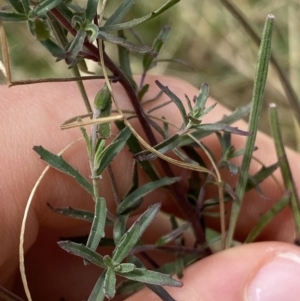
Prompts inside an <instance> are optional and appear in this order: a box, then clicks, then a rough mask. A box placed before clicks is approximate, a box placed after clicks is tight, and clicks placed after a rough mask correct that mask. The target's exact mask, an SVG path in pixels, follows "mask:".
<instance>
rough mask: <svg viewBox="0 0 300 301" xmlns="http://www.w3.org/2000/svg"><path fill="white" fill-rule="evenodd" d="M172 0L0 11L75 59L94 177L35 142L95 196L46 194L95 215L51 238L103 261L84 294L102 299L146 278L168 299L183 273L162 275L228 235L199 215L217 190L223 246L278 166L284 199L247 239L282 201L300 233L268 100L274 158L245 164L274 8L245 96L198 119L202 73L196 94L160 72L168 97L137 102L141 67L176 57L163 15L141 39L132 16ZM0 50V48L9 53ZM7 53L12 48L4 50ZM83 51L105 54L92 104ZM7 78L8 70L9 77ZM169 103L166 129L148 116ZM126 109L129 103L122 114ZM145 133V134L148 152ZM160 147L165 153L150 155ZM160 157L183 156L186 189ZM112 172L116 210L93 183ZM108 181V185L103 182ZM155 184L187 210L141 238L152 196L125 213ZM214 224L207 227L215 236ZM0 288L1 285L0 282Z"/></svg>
mask: <svg viewBox="0 0 300 301" xmlns="http://www.w3.org/2000/svg"><path fill="white" fill-rule="evenodd" d="M179 1H180V0H166V1H165V2H164V3H163V4H162V5H161V7H159V8H156V9H154V10H153V11H150V12H147V13H146V14H145V15H144V16H138V17H135V18H131V13H132V11H133V10H134V6H135V5H138V3H137V1H135V0H123V1H112V2H115V3H114V4H116V7H115V8H114V10H113V11H110V10H106V7H104V12H102V11H100V10H99V6H100V1H98V0H88V1H86V2H87V3H86V4H85V5H84V6H79V5H77V4H76V3H75V2H74V3H73V1H62V0H55V1H50V0H44V1H28V0H22V1H16V0H10V1H9V2H10V7H9V9H8V11H4V10H3V11H2V10H1V11H0V21H4V22H6V21H8V22H24V24H25V23H27V25H28V29H29V32H30V33H31V34H32V35H33V36H34V37H35V39H36V42H37V43H40V44H41V45H42V46H43V47H44V48H45V49H46V50H47V51H48V52H49V53H50V54H51V55H52V56H53V57H54V58H55V59H56V60H57V61H59V60H60V61H64V62H65V63H66V65H67V66H68V68H71V69H72V71H73V74H74V76H76V79H75V80H76V81H77V83H78V87H79V90H80V93H81V95H82V98H83V100H84V102H85V105H86V108H87V111H88V114H87V115H85V114H82V115H80V117H75V118H73V120H72V121H75V122H74V123H75V126H78V127H80V129H81V132H82V134H83V137H84V141H85V143H86V145H87V153H88V160H89V167H90V179H86V178H85V177H83V176H82V175H81V173H80V172H79V171H78V170H76V169H75V168H74V167H72V166H71V165H70V164H69V163H68V162H66V161H65V160H64V159H63V157H62V156H59V155H55V154H53V153H52V152H50V151H48V150H46V149H44V148H43V147H41V146H35V147H34V151H35V152H36V153H37V154H38V155H39V156H40V157H41V159H42V160H44V161H45V162H46V163H47V164H49V165H50V166H51V167H53V168H55V169H56V170H58V171H59V172H62V173H64V174H66V175H68V176H71V177H72V178H74V180H75V181H76V182H77V183H78V184H79V185H80V186H82V187H83V188H84V189H85V190H86V191H87V192H88V194H89V195H90V198H91V199H92V200H93V201H94V210H93V211H87V210H82V209H77V208H72V207H67V208H53V207H52V206H51V204H48V206H49V208H50V209H51V210H53V211H54V212H56V213H58V214H62V215H64V216H66V217H69V218H74V219H80V220H83V221H85V222H88V223H89V224H90V225H91V227H90V231H89V233H88V235H87V236H86V238H80V239H82V240H79V241H80V243H78V242H76V239H77V238H70V239H69V240H66V241H60V242H58V244H59V246H60V247H61V248H62V249H64V250H65V251H67V252H69V253H71V254H73V255H75V256H78V257H80V258H82V259H83V262H84V264H88V263H90V264H94V265H96V266H98V267H100V268H101V270H100V269H99V278H98V280H97V282H96V283H95V285H94V288H93V290H92V292H91V294H90V296H89V299H88V301H101V300H104V299H105V298H114V296H115V295H116V294H128V293H133V292H135V291H137V290H139V289H140V288H141V287H143V286H144V285H146V286H147V287H148V288H149V289H151V290H152V291H153V292H154V293H155V294H157V295H158V296H159V297H160V298H161V299H162V300H164V301H174V299H173V297H172V296H170V294H169V293H168V292H167V291H166V290H165V289H164V288H163V286H174V287H180V286H182V282H181V281H178V280H175V279H174V278H172V277H171V276H170V275H172V274H174V273H176V275H177V276H178V277H179V278H181V277H182V276H183V274H184V268H185V267H186V266H188V265H190V264H191V263H193V262H195V261H196V260H198V259H201V258H202V257H204V256H206V255H207V254H208V253H209V252H210V251H208V249H209V248H210V247H211V249H212V250H213V245H215V244H216V243H220V240H222V239H223V238H224V237H225V234H226V233H225V231H224V229H223V230H222V233H215V232H213V231H212V230H211V229H209V228H208V227H207V226H206V224H205V220H204V217H205V216H212V217H214V218H218V219H221V220H222V218H224V211H222V209H221V207H222V206H223V205H224V203H225V202H231V203H232V215H231V220H230V227H229V233H228V242H227V245H228V247H230V246H231V245H232V241H233V239H234V230H235V222H236V220H237V218H238V213H239V210H240V207H241V204H242V201H243V198H244V194H245V192H247V191H250V190H252V189H255V190H256V191H258V193H259V194H260V195H261V196H262V197H264V192H263V191H261V189H260V184H261V183H262V182H263V181H264V180H265V179H266V178H268V177H270V176H272V174H273V173H274V171H275V170H276V169H277V167H278V166H280V168H281V170H282V174H283V177H284V179H285V184H286V189H287V190H289V192H286V193H284V194H283V197H282V199H280V200H279V201H278V202H277V203H276V204H275V205H274V207H273V208H272V209H271V210H270V211H268V212H266V213H265V214H263V215H262V216H261V217H260V219H259V222H258V224H257V226H256V227H255V228H254V229H253V230H252V231H251V232H250V233H249V236H248V238H247V240H246V242H250V241H253V240H254V239H255V238H257V237H258V235H259V233H260V232H261V231H262V230H263V228H264V227H265V226H266V225H267V224H268V223H269V222H270V221H271V220H272V219H273V218H274V216H275V215H276V214H277V213H279V212H280V211H281V210H282V209H283V208H285V206H287V205H289V204H291V206H292V208H293V209H294V211H295V212H294V216H295V221H296V224H297V230H298V236H299V232H300V230H299V229H300V226H299V225H300V222H299V221H300V218H299V212H300V210H299V208H298V207H299V205H298V204H299V202H298V199H299V198H298V195H297V193H296V190H295V184H294V182H293V179H292V176H291V173H290V168H289V166H288V163H287V162H286V160H283V159H281V158H282V157H285V154H284V150H283V145H282V139H281V137H280V132H279V130H278V127H277V126H278V122H277V121H276V114H275V115H274V111H273V113H272V110H271V117H272V118H273V119H272V122H273V127H272V131H273V132H274V136H275V141H276V149H277V152H278V157H279V158H280V160H279V162H278V163H274V164H272V165H270V166H264V165H263V164H262V166H261V168H260V169H259V170H258V171H257V172H256V173H255V174H249V166H250V162H251V160H252V159H253V156H254V154H255V153H253V151H254V150H255V149H256V148H255V145H254V142H255V137H256V134H257V130H258V119H259V113H260V111H261V107H262V99H263V94H264V88H265V84H266V78H267V71H268V66H269V61H270V59H271V61H272V57H271V52H270V48H271V47H270V46H271V33H272V27H273V17H272V16H268V18H267V21H266V25H265V29H264V31H263V36H262V42H261V48H260V52H259V55H258V64H257V72H256V75H255V85H254V88H253V98H252V101H251V103H249V104H248V105H246V106H242V107H240V108H237V109H236V110H235V111H234V112H233V113H231V114H230V115H228V116H220V119H219V120H218V121H217V122H211V123H204V122H203V118H204V116H206V115H209V114H211V112H212V111H213V110H214V108H215V107H216V105H217V104H216V103H215V104H212V105H209V106H208V105H207V101H208V99H209V86H208V84H207V83H203V84H202V85H201V88H200V90H199V93H198V95H195V97H194V98H193V99H192V100H190V99H189V98H188V97H187V96H186V97H185V99H184V100H182V99H181V98H180V97H179V96H178V95H176V93H175V92H173V91H171V89H169V87H167V86H165V85H164V83H163V82H159V81H156V85H157V86H158V87H159V89H160V94H158V96H157V97H159V96H160V95H161V94H165V96H166V97H167V98H169V99H170V101H169V102H167V103H164V104H159V105H158V106H156V107H154V108H152V110H151V111H149V112H148V114H147V112H145V111H144V103H146V101H144V98H145V97H146V96H147V92H148V90H149V88H150V87H149V84H146V83H145V77H146V75H147V73H148V72H149V70H151V69H152V68H154V67H155V66H156V65H157V64H158V63H160V62H162V61H166V60H169V61H170V62H172V61H173V62H176V60H174V59H172V58H170V59H164V58H161V57H160V56H161V53H162V49H163V47H164V45H165V44H166V42H167V39H168V37H169V34H170V29H171V28H170V27H169V26H164V27H163V28H162V29H161V30H160V31H159V32H158V33H157V34H156V37H155V38H154V41H153V42H152V44H151V46H149V45H147V44H145V43H144V42H143V41H142V39H141V38H139V37H138V34H137V33H136V32H135V31H134V30H133V27H135V26H137V25H140V24H142V23H144V22H146V21H149V20H152V19H153V18H156V17H157V16H159V15H161V14H163V13H164V12H165V11H166V10H168V9H170V8H171V7H173V6H174V5H175V4H176V3H178V2H179ZM222 2H228V1H222ZM131 35H132V36H134V37H136V38H137V42H133V41H132V40H128V39H127V36H131ZM1 42H2V41H1ZM107 42H108V43H111V44H113V46H115V48H116V49H117V51H118V59H119V61H118V62H115V61H114V58H113V55H111V54H110V53H108V50H107V49H110V48H109V47H106V46H107ZM2 49H4V48H2ZM132 52H135V53H138V54H139V57H140V69H141V70H142V76H141V79H140V81H139V82H136V81H135V80H134V78H133V75H132V74H133V73H132V64H131V59H132V54H131V53H132ZM100 54H101V55H100ZM3 55H4V56H5V53H3ZM6 56H7V57H8V54H6ZM87 61H94V62H97V63H99V64H101V67H102V69H103V70H104V69H108V70H109V71H110V72H111V74H112V76H111V78H112V81H111V82H110V81H107V82H106V83H105V84H104V86H102V88H99V92H98V93H97V94H96V96H95V98H94V106H93V109H91V105H90V103H89V99H88V96H87V95H88V94H87V93H86V91H85V88H84V82H83V79H86V78H84V77H80V72H79V70H84V72H86V73H90V72H89V70H88V68H87V66H88V64H87V63H86V62H87ZM177 62H179V61H177ZM103 74H104V75H106V74H105V73H103ZM105 77H106V76H105ZM106 79H107V78H106ZM9 80H10V81H11V79H9ZM115 81H117V82H119V83H120V84H121V85H122V87H123V89H124V90H125V92H126V94H127V96H128V98H129V101H130V102H131V104H132V107H133V110H134V113H132V112H127V111H126V112H125V111H124V112H122V108H120V107H119V106H118V103H117V101H118V99H117V98H118V97H115V96H114V89H112V87H111V86H113V83H114V82H115ZM66 93H67V92H66ZM291 94H292V93H291ZM155 99H156V98H154V99H150V100H148V102H150V101H155ZM113 102H115V103H116V106H115V107H117V111H118V114H120V115H121V118H122V121H116V122H115V124H116V127H111V124H110V122H112V121H113V120H115V119H114V116H115V115H114V114H115V110H114V109H113V106H112V103H113ZM170 103H173V104H174V105H175V106H176V108H177V109H178V111H179V113H180V116H181V119H180V120H178V124H177V125H176V126H177V130H176V131H175V133H174V134H170V128H171V126H172V125H171V124H169V121H168V120H166V119H165V117H164V116H156V117H155V118H154V117H153V116H152V113H153V111H155V110H157V109H159V108H161V107H162V106H166V105H169V104H170ZM91 111H92V112H91ZM250 111H251V112H250ZM249 112H250V124H249V129H248V131H245V130H241V129H238V128H236V127H234V126H232V124H233V123H234V122H236V121H238V120H240V119H241V118H244V117H245V116H247V115H248V114H249ZM125 113H126V114H127V113H128V114H130V117H128V116H127V115H125ZM272 114H273V115H272ZM86 117H90V118H91V120H88V121H84V120H83V119H84V118H86ZM134 117H137V119H138V120H139V122H140V124H141V127H142V128H143V130H144V133H145V136H146V138H147V139H148V141H149V143H145V141H142V138H141V137H140V136H139V135H138V134H137V133H136V131H135V129H134V128H131V127H130V126H129V123H128V120H129V119H130V118H134ZM159 117H160V118H159ZM101 119H102V120H101ZM116 119H117V118H116ZM119 119H120V118H119ZM157 119H159V120H157ZM90 124H92V129H91V131H89V129H88V127H87V125H90ZM153 129H154V130H155V131H156V133H158V134H159V135H160V136H161V137H162V138H161V140H160V141H157V140H156V137H155V135H154V133H153ZM210 135H214V136H215V137H216V138H217V139H216V140H217V142H216V143H219V149H220V154H219V155H218V156H216V154H215V150H214V149H210V148H209V147H207V145H206V142H205V140H203V138H205V137H207V136H210ZM232 135H243V136H246V138H247V143H246V146H245V148H243V149H236V148H235V146H234V145H233V143H232ZM148 144H151V145H152V146H153V148H154V150H155V151H156V152H155V151H153V148H150V147H149V145H148ZM127 148H128V149H129V151H130V152H131V154H132V156H133V160H135V163H132V166H133V167H132V170H133V173H132V179H131V185H130V187H129V188H128V190H127V192H126V193H125V194H124V195H120V193H119V191H118V183H116V173H123V171H122V170H117V171H116V170H113V169H112V168H111V163H112V162H113V161H114V160H115V159H116V158H117V157H118V155H119V154H120V152H121V151H122V152H126V151H128V149H127ZM145 148H146V149H145ZM169 152H172V153H173V155H174V156H175V157H176V160H175V159H173V157H169V156H168V155H169ZM157 157H160V159H165V160H166V161H162V160H157V161H154V160H156V159H157ZM237 157H242V165H241V166H239V165H238V164H237V163H236V160H234V159H235V158H237ZM167 161H168V162H173V163H174V164H177V165H178V166H180V167H181V168H187V169H190V170H192V172H191V173H190V176H189V178H188V180H187V183H186V184H187V193H186V194H185V192H182V186H181V183H179V182H180V180H181V178H179V177H176V176H174V173H173V170H172V168H171V167H170V165H169V163H168V162H167ZM154 162H157V164H158V165H159V164H160V167H159V168H157V166H156V165H155V163H154ZM224 169H225V170H228V171H229V172H230V173H231V174H232V175H237V176H238V177H239V178H238V182H237V184H236V186H234V185H230V184H229V183H227V182H226V181H225V180H224V179H223V178H222V176H221V173H220V171H221V170H224ZM141 173H143V174H144V175H146V177H144V179H147V180H148V181H147V182H146V183H144V182H143V183H142V184H141V183H140V181H139V176H140V175H141ZM108 175H109V177H110V181H111V183H112V187H113V194H114V196H115V200H116V206H115V208H116V209H115V211H114V212H110V211H109V210H108V208H109V206H107V201H108V200H106V199H105V198H104V197H103V195H104V193H103V191H100V189H99V185H98V184H99V181H101V178H102V177H106V176H108ZM125 176H126V177H127V176H128V175H124V177H125ZM208 185H211V186H214V187H215V191H216V194H215V195H214V196H211V197H210V198H207V196H206V195H205V190H206V187H207V186H208ZM104 189H110V187H105V188H104ZM157 189H164V191H165V192H166V193H168V194H170V198H174V199H175V200H177V205H178V207H179V209H180V210H181V211H182V213H183V216H185V218H186V219H189V220H185V221H184V222H183V223H180V222H179V221H177V219H176V218H175V217H174V216H171V217H170V224H171V230H170V231H169V232H168V233H164V235H162V236H161V237H159V238H157V240H156V243H155V244H150V245H149V244H147V243H145V242H144V238H143V234H144V232H145V231H146V229H147V228H148V227H149V225H150V224H151V223H152V222H153V221H154V219H155V217H156V216H157V214H158V213H159V211H160V209H161V204H159V203H156V204H154V205H150V206H148V208H147V209H146V210H144V211H142V212H141V211H139V214H140V216H139V217H138V218H137V219H136V218H135V222H134V223H133V224H132V225H131V226H130V227H129V225H128V221H130V220H132V217H133V216H135V215H136V214H137V211H136V210H137V209H139V210H141V207H142V206H141V205H142V204H143V203H144V197H145V196H148V195H149V194H150V193H151V192H153V191H155V190H157ZM174 192H175V193H174ZM171 195H172V196H171ZM216 207H218V209H220V212H216V211H215V209H216ZM222 214H223V215H222ZM110 226H112V233H113V234H112V237H108V234H107V233H108V232H109V231H106V228H107V227H110ZM189 229H191V230H193V235H194V240H195V244H194V247H193V248H188V247H186V245H185V240H184V234H185V232H186V231H187V230H189ZM212 232H213V233H214V234H213V237H212V235H211V233H212ZM73 240H74V241H73ZM108 245H109V246H111V247H113V248H114V249H113V251H112V253H111V254H106V255H105V256H103V255H101V252H100V251H101V247H102V246H108ZM221 245H222V244H221ZM151 250H156V251H157V252H171V253H172V254H173V255H174V256H173V257H172V260H170V262H168V263H166V264H164V265H162V266H160V267H157V266H156V264H155V262H154V261H153V260H152V259H151V256H150V254H151V253H150V254H148V251H151ZM136 253H140V255H141V256H140V258H143V256H144V255H145V254H147V256H148V258H150V259H151V260H152V263H153V262H154V264H153V267H152V268H146V267H145V265H146V264H145V262H143V260H140V259H138V257H136V256H135V254H136ZM145 258H146V256H145ZM151 260H150V262H151ZM117 276H121V277H122V278H124V279H125V280H124V281H123V282H122V283H121V284H120V285H117V283H116V279H117V278H116V277H117ZM0 293H3V291H2V289H1V288H0ZM3 294H4V296H5V297H6V298H8V300H19V299H18V298H17V297H14V296H12V295H10V294H9V293H6V292H4V293H3ZM62 295H63V292H62Z"/></svg>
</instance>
